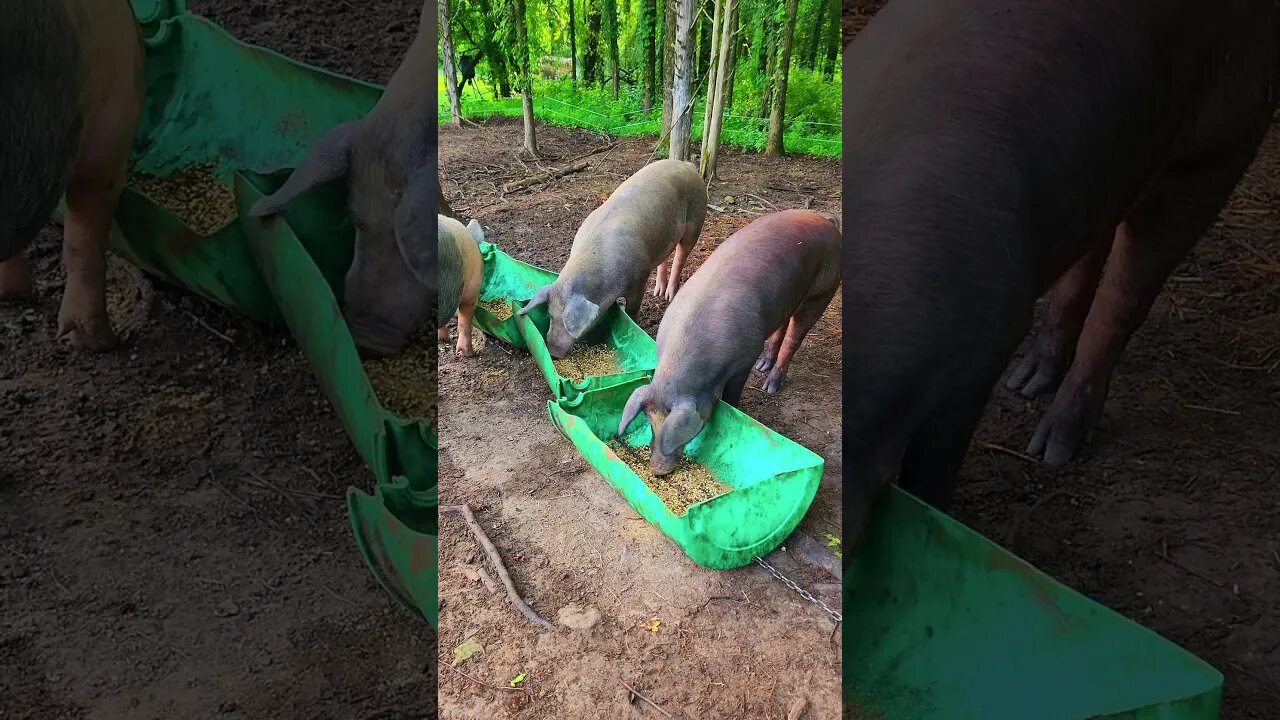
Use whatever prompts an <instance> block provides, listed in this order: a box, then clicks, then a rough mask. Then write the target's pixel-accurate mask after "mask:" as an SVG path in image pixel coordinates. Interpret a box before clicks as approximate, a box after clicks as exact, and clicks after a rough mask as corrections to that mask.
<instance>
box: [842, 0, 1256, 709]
mask: <svg viewBox="0 0 1280 720" xmlns="http://www.w3.org/2000/svg"><path fill="white" fill-rule="evenodd" d="M883 4H884V3H883V2H882V1H881V0H857V1H856V2H846V3H845V15H844V27H845V32H846V38H845V41H846V43H847V42H848V41H849V39H851V37H852V33H853V32H856V31H857V30H859V29H861V27H863V26H864V25H865V23H866V20H867V19H868V18H869V17H870V16H871V15H872V14H874V12H875V10H876V9H878V8H879V7H880V6H882V5H883ZM1277 240H1280V128H1277V129H1274V130H1273V131H1272V132H1271V134H1270V136H1269V137H1268V138H1267V140H1266V142H1265V144H1264V146H1263V148H1262V150H1261V152H1260V153H1259V157H1258V159H1257V160H1256V161H1255V163H1254V165H1253V167H1252V168H1251V169H1250V171H1249V173H1248V175H1247V176H1246V177H1245V179H1244V180H1243V181H1242V183H1241V184H1240V186H1239V187H1238V188H1237V189H1236V192H1235V194H1234V196H1233V197H1232V199H1231V201H1230V202H1229V204H1228V208H1227V209H1226V210H1225V211H1224V212H1223V214H1222V216H1221V219H1220V222H1218V223H1217V224H1216V225H1215V226H1214V227H1213V228H1212V230H1211V231H1210V232H1209V233H1208V235H1207V236H1206V237H1205V238H1204V239H1202V240H1201V242H1200V245H1199V247H1198V248H1197V249H1196V250H1195V251H1194V252H1193V253H1192V255H1191V257H1190V258H1189V259H1188V260H1187V261H1186V262H1185V263H1184V264H1183V266H1182V267H1181V268H1179V270H1178V271H1177V272H1175V274H1174V278H1173V280H1172V281H1171V282H1170V283H1169V284H1168V286H1167V287H1166V289H1165V291H1164V293H1163V294H1162V295H1161V297H1160V299H1159V300H1158V301H1157V303H1156V306H1155V308H1154V309H1153V310H1152V312H1151V316H1150V318H1149V319H1148V320H1147V323H1146V325H1145V326H1144V327H1143V328H1142V329H1141V330H1140V331H1139V332H1138V333H1137V335H1136V336H1135V337H1134V339H1133V341H1132V343H1131V344H1130V347H1129V349H1128V351H1127V354H1126V356H1125V358H1124V361H1123V363H1122V364H1121V366H1120V368H1119V370H1118V372H1117V375H1116V378H1115V381H1114V383H1113V384H1112V387H1111V395H1110V398H1109V399H1108V401H1107V405H1106V409H1105V410H1104V416H1103V419H1102V423H1101V425H1100V427H1099V428H1098V430H1097V432H1096V434H1095V437H1094V439H1093V441H1092V442H1091V443H1090V445H1089V446H1088V447H1087V449H1086V450H1085V452H1084V453H1083V455H1082V456H1081V457H1079V458H1078V459H1076V460H1075V461H1073V462H1072V463H1071V464H1070V465H1069V466H1067V467H1065V468H1063V469H1062V470H1059V471H1056V472H1055V471H1052V470H1049V469H1046V468H1044V467H1042V466H1041V465H1039V464H1038V463H1035V462H1030V461H1028V460H1026V459H1024V458H1020V457H1018V456H1017V453H1018V451H1020V450H1022V449H1023V448H1024V447H1025V446H1026V444H1027V442H1028V441H1029V440H1030V438H1031V434H1032V433H1033V432H1034V430H1035V425H1036V423H1037V422H1038V421H1039V418H1040V414H1041V413H1042V412H1043V411H1044V410H1045V409H1046V407H1047V405H1048V402H1049V399H1048V398H1045V399H1042V400H1037V401H1030V402H1029V401H1026V400H1022V399H1021V398H1019V397H1017V396H1015V395H1013V394H1012V393H1009V392H1006V391H1005V390H1003V388H998V389H997V390H996V391H995V393H994V394H993V399H992V403H991V405H990V406H989V408H988V410H987V414H986V418H985V421H984V422H983V424H982V426H981V427H980V428H979V430H978V433H977V436H976V438H975V445H974V448H973V450H972V451H971V453H970V455H969V458H968V461H967V463H966V466H965V468H964V474H963V480H962V482H963V484H962V486H961V487H960V489H959V491H958V495H957V499H956V503H955V505H954V506H953V508H952V512H953V513H954V514H955V515H956V516H957V517H958V518H959V519H960V520H962V521H964V522H966V523H967V524H969V525H970V526H972V527H974V528H975V529H977V530H978V531H980V532H982V533H983V534H985V535H987V536H988V537H991V538H993V539H994V540H996V541H997V542H1000V543H1002V544H1004V545H1005V546H1006V547H1009V548H1011V549H1012V550H1014V551H1015V552H1017V553H1018V554H1019V555H1021V556H1022V557H1024V558H1026V559H1027V560H1028V561H1030V562H1032V563H1033V564H1035V565H1036V566H1038V567H1039V568H1041V569H1043V570H1044V571H1046V572H1048V573H1049V574H1051V575H1053V576H1054V577H1056V578H1058V579H1059V580H1061V581H1063V582H1065V583H1067V584H1068V585H1070V586H1072V587H1074V588H1076V589H1077V590H1079V591H1081V592H1083V593H1085V594H1086V595H1089V596H1090V597H1092V598H1094V599H1096V600H1098V601H1100V602H1102V603H1103V604H1105V605H1107V606H1109V607H1111V608H1113V609H1115V610H1116V611H1118V612H1120V613H1122V614H1124V615H1125V616H1127V617H1129V618H1131V619H1133V620H1135V621H1137V622H1140V623H1142V624H1143V625H1145V626H1147V627H1149V628H1151V629H1152V630H1155V631H1156V632H1158V633H1160V634H1161V635H1163V636H1165V637H1167V638H1169V639H1170V640H1172V641H1174V642H1176V643H1178V644H1179V645H1181V646H1183V647H1184V648H1186V649H1187V650H1189V651H1191V652H1192V653H1195V654H1196V655H1198V656H1199V657H1201V658H1203V659H1204V660H1206V661H1208V662H1209V663H1211V664H1212V665H1213V666H1214V667H1216V668H1218V669H1219V670H1221V671H1222V672H1223V673H1224V674H1225V675H1226V685H1225V688H1224V697H1223V709H1222V717H1223V718H1226V719H1228V720H1241V719H1245V718H1257V719H1261V718H1274V717H1275V716H1276V713H1277V708H1280V482H1278V476H1280V435H1278V434H1277V428H1280V371H1278V370H1280V250H1277V248H1278V247H1280V243H1277ZM1009 451H1013V452H1009Z"/></svg>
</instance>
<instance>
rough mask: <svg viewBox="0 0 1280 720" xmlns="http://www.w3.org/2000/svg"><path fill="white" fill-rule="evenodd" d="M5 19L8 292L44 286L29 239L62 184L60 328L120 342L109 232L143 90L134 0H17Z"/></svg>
mask: <svg viewBox="0 0 1280 720" xmlns="http://www.w3.org/2000/svg"><path fill="white" fill-rule="evenodd" d="M5 15H6V16H5V18H4V20H3V21H0V67H2V68H4V69H3V71H0V136H2V137H3V138H4V140H3V145H0V178H3V182H4V189H3V191H0V300H30V299H33V298H34V297H35V286H34V284H33V282H32V277H31V267H30V265H28V263H27V260H26V258H25V257H24V254H23V253H24V251H25V249H26V248H27V246H28V245H30V244H31V241H32V239H33V238H34V237H35V236H36V234H37V233H38V232H39V231H40V228H41V227H43V226H44V224H45V223H46V222H48V220H49V218H50V216H51V215H52V214H53V211H54V209H55V208H56V207H57V205H58V199H59V198H60V197H62V196H63V195H64V194H65V197H66V215H65V217H64V222H63V236H62V258H63V263H64V264H65V266H66V272H67V280H66V289H65V291H64V292H63V295H62V304H61V307H60V308H59V310H58V337H59V338H61V339H63V340H65V341H67V342H68V343H69V344H70V345H71V346H72V347H75V348H78V349H82V350H88V351H92V352H101V351H106V350H110V349H112V348H114V347H116V346H117V345H118V339H117V337H116V334H115V331H114V330H113V329H112V327H111V320H110V318H109V317H108V316H107V238H108V235H109V233H110V230H111V223H112V218H113V217H114V216H115V211H116V204H117V202H118V201H119V199H120V193H121V191H122V190H123V188H124V184H125V179H126V177H127V174H128V166H129V156H130V153H131V150H132V145H133V136H134V133H135V131H136V130H137V126H138V118H139V116H140V115H141V112H142V102H143V98H144V96H145V84H146V83H145V78H144V76H143V51H142V39H141V36H140V34H139V32H138V27H137V22H136V21H135V20H134V16H133V11H132V10H131V9H130V6H129V2H128V0H19V1H18V2H13V3H7V4H6V7H5Z"/></svg>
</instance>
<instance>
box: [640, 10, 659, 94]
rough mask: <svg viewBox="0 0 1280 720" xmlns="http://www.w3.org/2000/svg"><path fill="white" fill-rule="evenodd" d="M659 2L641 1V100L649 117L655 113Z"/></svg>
mask: <svg viewBox="0 0 1280 720" xmlns="http://www.w3.org/2000/svg"><path fill="white" fill-rule="evenodd" d="M657 14H658V0H640V28H641V32H643V33H644V94H643V97H642V98H641V101H640V102H641V108H640V109H641V110H642V111H643V112H644V114H646V115H648V114H649V113H651V112H653V95H654V90H655V89H656V88H655V87H654V78H655V75H654V71H655V68H654V61H655V60H656V59H657V57H656V56H657V38H656V37H654V36H655V35H656V34H657V32H658V26H657V25H656V19H655V18H656V15H657Z"/></svg>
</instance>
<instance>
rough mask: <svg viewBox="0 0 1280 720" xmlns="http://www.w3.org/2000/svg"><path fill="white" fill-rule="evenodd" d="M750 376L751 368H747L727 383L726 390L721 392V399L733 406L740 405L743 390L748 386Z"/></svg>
mask: <svg viewBox="0 0 1280 720" xmlns="http://www.w3.org/2000/svg"><path fill="white" fill-rule="evenodd" d="M749 377H751V368H747V371H746V372H744V373H741V374H739V375H737V376H735V377H734V378H732V379H731V380H729V382H727V383H725V386H724V392H722V393H721V394H720V399H721V400H723V401H725V402H726V403H728V404H730V405H732V406H733V407H738V403H739V402H741V401H742V390H743V388H745V387H746V386H747V378H749Z"/></svg>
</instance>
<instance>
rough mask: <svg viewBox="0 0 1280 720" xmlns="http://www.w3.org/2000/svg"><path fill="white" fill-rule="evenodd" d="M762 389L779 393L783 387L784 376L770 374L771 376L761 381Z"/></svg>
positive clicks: (771, 393)
mask: <svg viewBox="0 0 1280 720" xmlns="http://www.w3.org/2000/svg"><path fill="white" fill-rule="evenodd" d="M760 389H761V390H764V391H765V392H767V393H769V394H770V395H775V394H777V392H778V391H779V390H781V389H782V376H781V375H772V374H771V375H769V377H767V378H765V379H764V382H763V383H761V385H760Z"/></svg>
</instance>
